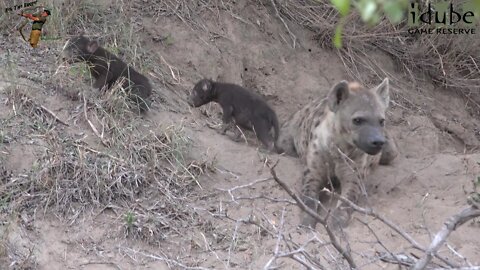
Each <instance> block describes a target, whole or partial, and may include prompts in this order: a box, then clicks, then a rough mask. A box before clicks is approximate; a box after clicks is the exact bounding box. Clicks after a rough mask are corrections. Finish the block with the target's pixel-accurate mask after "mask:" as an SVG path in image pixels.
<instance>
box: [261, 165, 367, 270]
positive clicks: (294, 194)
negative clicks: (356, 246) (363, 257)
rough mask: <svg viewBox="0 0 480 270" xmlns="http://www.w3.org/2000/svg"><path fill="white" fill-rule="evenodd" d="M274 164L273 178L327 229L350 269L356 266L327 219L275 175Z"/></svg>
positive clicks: (303, 209) (271, 172)
mask: <svg viewBox="0 0 480 270" xmlns="http://www.w3.org/2000/svg"><path fill="white" fill-rule="evenodd" d="M275 166H276V164H275V165H274V166H272V167H270V174H271V175H272V177H273V179H274V180H275V181H276V182H277V183H278V184H279V185H280V186H281V187H282V188H283V189H284V190H285V191H286V192H287V193H288V195H290V197H292V199H293V200H295V202H296V203H297V205H298V207H300V209H302V211H305V212H306V213H308V214H309V215H310V216H312V217H313V218H315V219H316V220H317V222H318V223H320V224H322V225H323V227H324V228H325V230H326V231H327V234H328V237H329V238H330V241H331V242H332V245H333V247H335V249H336V250H337V251H338V252H339V253H340V254H341V255H342V256H343V258H345V260H346V261H347V262H348V264H349V265H350V268H352V269H355V268H357V266H356V264H355V261H354V260H353V258H352V255H351V254H350V252H349V251H348V250H346V249H344V248H343V247H342V246H341V245H340V243H339V242H338V240H337V237H336V236H335V234H334V233H333V231H332V230H331V228H330V226H329V225H328V223H327V220H326V219H324V218H322V217H321V216H320V215H318V213H317V212H315V211H314V210H313V209H311V208H310V207H308V206H307V205H306V204H305V203H304V202H303V201H302V199H301V198H300V197H299V196H298V195H297V194H296V193H295V192H294V191H293V190H292V189H291V188H290V187H289V186H288V185H287V184H286V183H285V182H283V181H282V180H280V179H279V178H278V177H277V173H276V172H275Z"/></svg>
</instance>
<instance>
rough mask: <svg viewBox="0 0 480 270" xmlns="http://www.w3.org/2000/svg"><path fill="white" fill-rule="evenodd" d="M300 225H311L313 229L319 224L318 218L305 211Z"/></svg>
mask: <svg viewBox="0 0 480 270" xmlns="http://www.w3.org/2000/svg"><path fill="white" fill-rule="evenodd" d="M300 225H301V226H302V227H307V228H308V227H309V228H311V229H315V226H316V225H317V220H316V219H315V218H314V217H312V216H311V215H309V214H307V213H305V214H304V216H303V217H302V220H301V223H300Z"/></svg>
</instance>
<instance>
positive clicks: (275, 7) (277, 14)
mask: <svg viewBox="0 0 480 270" xmlns="http://www.w3.org/2000/svg"><path fill="white" fill-rule="evenodd" d="M270 1H271V3H272V6H273V8H274V9H275V15H276V16H277V17H278V18H279V19H280V21H282V23H283V25H284V26H285V28H286V29H287V32H288V34H289V35H290V39H292V47H293V48H294V49H295V47H296V43H297V37H296V36H295V35H294V34H293V33H292V31H290V28H289V27H288V24H287V23H286V22H285V20H284V19H283V18H282V16H281V15H280V12H279V11H278V8H277V4H275V0H270Z"/></svg>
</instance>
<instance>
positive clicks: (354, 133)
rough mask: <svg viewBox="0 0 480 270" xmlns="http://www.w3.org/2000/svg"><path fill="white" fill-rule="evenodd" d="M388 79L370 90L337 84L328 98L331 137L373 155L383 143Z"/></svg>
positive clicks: (356, 85) (353, 84) (355, 85)
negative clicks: (332, 123)
mask: <svg viewBox="0 0 480 270" xmlns="http://www.w3.org/2000/svg"><path fill="white" fill-rule="evenodd" d="M389 100H390V98H389V83H388V78H385V79H384V80H383V82H382V83H381V84H380V85H378V86H376V87H374V88H371V89H366V88H364V87H362V86H361V85H360V84H358V83H356V82H354V83H348V82H347V81H341V82H340V83H338V84H337V85H335V86H334V87H333V89H332V90H331V91H330V93H329V95H328V101H327V102H328V108H329V109H330V111H332V112H333V113H334V119H335V120H334V123H335V124H334V125H335V129H334V130H335V132H337V133H338V134H335V136H338V137H339V138H341V139H343V140H344V141H345V142H346V143H348V144H349V145H352V146H356V147H357V148H359V149H361V150H362V151H363V152H365V153H367V154H369V155H376V154H378V153H379V152H380V151H381V150H382V147H383V145H384V144H385V143H386V138H385V130H384V125H385V111H386V109H387V108H388V103H389Z"/></svg>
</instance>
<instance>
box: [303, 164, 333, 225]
mask: <svg viewBox="0 0 480 270" xmlns="http://www.w3.org/2000/svg"><path fill="white" fill-rule="evenodd" d="M328 171H329V170H328V167H327V166H322V168H315V169H313V168H306V169H305V171H304V173H303V178H302V200H303V202H304V203H305V204H306V205H307V206H308V207H309V208H311V209H312V210H314V211H315V212H316V213H318V214H319V216H320V217H322V218H325V217H326V216H327V213H328V211H329V210H330V209H331V208H332V206H334V205H335V203H336V200H335V199H334V198H333V197H332V196H330V194H329V193H328V192H326V191H322V190H323V188H328V189H330V190H335V188H334V186H335V185H334V184H333V182H334V181H331V180H333V179H330V174H329V173H328ZM301 224H302V225H303V226H306V227H311V228H315V225H316V224H317V220H316V219H315V218H314V217H312V216H311V215H309V214H308V213H306V212H303V213H302V222H301Z"/></svg>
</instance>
